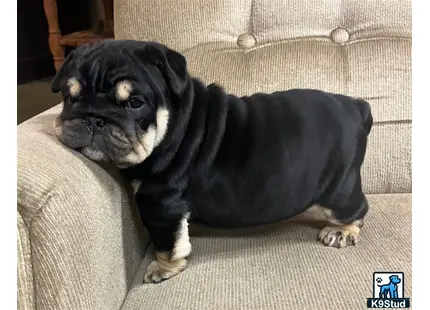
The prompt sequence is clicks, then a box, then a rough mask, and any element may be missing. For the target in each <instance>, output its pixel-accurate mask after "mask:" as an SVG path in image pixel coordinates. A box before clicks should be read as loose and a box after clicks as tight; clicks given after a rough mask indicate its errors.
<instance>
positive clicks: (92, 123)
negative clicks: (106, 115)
mask: <svg viewBox="0 0 430 310" xmlns="http://www.w3.org/2000/svg"><path fill="white" fill-rule="evenodd" d="M84 122H85V126H86V128H87V129H88V131H89V132H91V133H94V132H95V131H97V130H101V129H103V128H104V127H105V122H104V120H102V119H101V118H97V117H85V118H84Z"/></svg>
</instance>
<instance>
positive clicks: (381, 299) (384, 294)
mask: <svg viewBox="0 0 430 310" xmlns="http://www.w3.org/2000/svg"><path fill="white" fill-rule="evenodd" d="M367 307H368V308H409V307H410V300H409V298H405V296H404V274H403V272H374V273H373V298H368V299H367Z"/></svg>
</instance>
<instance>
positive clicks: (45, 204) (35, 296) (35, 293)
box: [18, 191, 58, 309]
mask: <svg viewBox="0 0 430 310" xmlns="http://www.w3.org/2000/svg"><path fill="white" fill-rule="evenodd" d="M44 196H45V197H46V198H45V199H41V201H42V200H43V203H42V207H41V208H40V209H39V210H37V212H36V213H33V214H34V216H32V217H31V218H30V221H29V222H28V224H27V223H26V221H24V216H23V214H22V212H21V211H20V210H18V213H19V215H20V216H21V217H22V219H23V223H24V225H25V226H26V227H27V230H28V244H29V248H30V263H31V269H32V274H33V276H32V282H33V306H34V309H37V307H36V305H37V296H38V295H37V285H36V276H35V274H36V273H35V272H34V271H35V270H36V268H35V265H34V259H33V258H34V255H33V241H32V236H33V234H32V228H31V226H32V224H33V221H34V220H36V219H38V218H39V217H40V214H41V213H42V212H43V211H44V210H45V208H46V206H47V205H48V204H49V202H50V201H51V200H52V198H54V196H58V193H57V192H56V191H50V192H49V193H48V194H45V195H44ZM18 206H21V207H23V208H25V207H24V206H23V205H22V204H21V203H20V204H18ZM25 209H26V208H25ZM26 210H28V209H26Z"/></svg>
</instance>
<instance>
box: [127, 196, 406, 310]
mask: <svg viewBox="0 0 430 310" xmlns="http://www.w3.org/2000/svg"><path fill="white" fill-rule="evenodd" d="M368 199H369V204H370V211H369V213H368V215H367V217H366V218H365V223H364V227H363V229H362V231H361V239H360V241H359V243H358V244H357V246H352V247H347V248H343V249H336V248H329V247H325V246H323V245H322V244H320V243H318V242H317V241H316V238H317V234H318V231H319V230H320V229H321V228H322V227H323V226H324V220H323V219H324V216H323V214H322V212H321V210H320V209H318V208H313V209H310V210H309V211H308V212H306V213H304V214H301V215H300V216H297V217H295V218H294V219H291V220H289V221H287V222H283V223H277V224H275V225H268V226H265V227H258V228H252V229H243V230H235V231H232V230H216V229H209V228H205V227H202V226H197V225H191V226H190V231H191V236H192V238H191V242H192V244H193V253H192V256H191V258H190V260H189V267H188V269H186V270H185V271H184V272H182V273H181V274H179V275H178V276H176V277H174V278H172V279H170V280H167V281H165V282H162V283H160V284H142V281H143V274H144V271H145V270H146V267H147V266H148V265H149V263H150V262H151V261H152V260H153V259H154V256H153V249H152V248H150V249H149V250H148V252H147V253H146V255H145V257H144V260H143V262H142V264H141V266H140V270H139V272H138V274H137V276H136V278H135V281H134V284H133V286H132V289H131V290H130V292H129V294H128V295H127V297H126V300H125V302H124V304H123V307H122V309H123V310H130V309H187V310H191V309H198V310H201V309H214V310H219V309H258V310H260V309H320V310H324V309H330V310H332V309H365V308H366V302H367V298H371V297H372V290H373V272H375V271H402V272H404V276H405V278H404V285H405V297H412V296H411V195H410V194H385V195H369V196H368Z"/></svg>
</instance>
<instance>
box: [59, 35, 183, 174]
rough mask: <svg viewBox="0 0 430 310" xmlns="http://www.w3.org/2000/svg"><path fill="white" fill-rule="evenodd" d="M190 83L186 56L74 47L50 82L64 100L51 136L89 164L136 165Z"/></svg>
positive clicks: (134, 45)
mask: <svg viewBox="0 0 430 310" xmlns="http://www.w3.org/2000/svg"><path fill="white" fill-rule="evenodd" d="M188 83H189V76H188V73H187V70H186V61H185V58H184V57H183V56H182V55H181V54H179V53H177V52H175V51H173V50H170V49H168V48H167V47H166V46H164V45H161V44H157V43H153V42H138V41H129V40H124V41H120V40H117V41H115V40H105V41H102V42H99V43H95V44H90V45H85V46H81V47H78V48H77V49H75V50H74V51H73V52H72V53H70V55H69V56H68V57H67V58H66V60H65V61H64V64H63V66H62V68H61V69H60V70H59V72H58V73H57V75H56V77H55V78H54V81H53V83H52V91H53V92H59V91H61V92H62V94H63V98H64V100H63V101H64V106H63V110H62V112H61V114H60V115H59V117H58V119H57V120H56V122H55V133H56V135H57V137H58V138H59V140H60V141H61V142H62V143H63V144H65V145H66V146H67V147H69V148H72V149H74V150H77V151H79V152H81V153H83V154H84V155H85V156H87V157H89V158H90V159H92V160H95V161H113V162H114V163H116V164H117V165H118V166H119V167H121V168H125V167H130V166H134V165H137V164H139V163H141V162H143V161H144V160H145V159H146V158H147V157H148V156H149V155H151V153H152V152H153V150H154V149H155V148H156V147H157V146H158V145H160V144H161V143H162V141H163V139H164V138H165V136H166V134H167V132H168V130H169V120H170V119H171V117H172V102H173V101H174V98H178V97H180V96H181V95H182V93H183V92H184V91H185V89H186V88H187V85H188Z"/></svg>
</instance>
